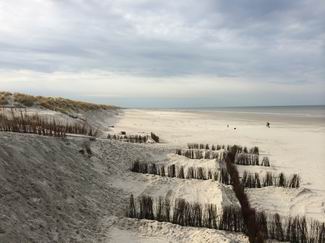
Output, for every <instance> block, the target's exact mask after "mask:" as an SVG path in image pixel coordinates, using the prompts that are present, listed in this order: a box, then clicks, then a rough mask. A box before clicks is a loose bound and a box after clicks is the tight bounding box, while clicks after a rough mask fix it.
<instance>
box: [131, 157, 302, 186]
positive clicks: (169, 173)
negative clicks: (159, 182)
mask: <svg viewBox="0 0 325 243" xmlns="http://www.w3.org/2000/svg"><path fill="white" fill-rule="evenodd" d="M130 170H131V171H132V172H136V173H142V174H152V175H159V176H166V177H176V178H180V179H198V180H214V181H219V182H221V183H222V184H225V185H232V180H231V176H230V174H229V173H228V171H227V169H226V168H220V169H219V170H213V169H207V168H203V167H192V166H189V167H186V168H184V166H176V165H175V164H172V165H168V166H164V165H162V164H156V163H147V162H140V161H138V160H137V161H135V162H133V163H132V166H131V169H130ZM239 180H240V183H241V184H242V186H243V187H246V188H261V187H267V186H275V187H286V188H299V187H300V177H299V175H297V174H293V175H291V176H286V175H284V174H283V173H279V174H278V175H276V174H273V173H271V172H267V173H266V174H265V176H264V177H260V175H259V174H258V173H254V174H252V173H249V172H247V171H244V172H243V176H242V177H241V178H239Z"/></svg>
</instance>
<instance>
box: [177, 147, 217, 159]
mask: <svg viewBox="0 0 325 243" xmlns="http://www.w3.org/2000/svg"><path fill="white" fill-rule="evenodd" d="M175 153H176V154H177V155H181V156H185V157H187V158H189V159H222V158H223V152H220V151H214V150H200V149H176V152H175Z"/></svg>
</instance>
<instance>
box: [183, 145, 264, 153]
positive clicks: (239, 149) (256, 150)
mask: <svg viewBox="0 0 325 243" xmlns="http://www.w3.org/2000/svg"><path fill="white" fill-rule="evenodd" d="M187 148H188V149H204V150H212V151H215V150H221V149H223V150H225V151H231V150H234V149H235V150H236V152H238V153H242V152H243V153H251V154H256V155H259V148H258V147H257V146H254V147H252V148H250V149H248V148H247V147H242V146H240V145H220V144H217V145H214V144H202V143H188V144H187Z"/></svg>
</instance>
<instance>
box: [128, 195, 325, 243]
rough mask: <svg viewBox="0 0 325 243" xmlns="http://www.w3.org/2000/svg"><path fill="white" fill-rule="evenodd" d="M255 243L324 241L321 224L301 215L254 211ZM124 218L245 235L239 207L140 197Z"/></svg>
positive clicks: (252, 226)
mask: <svg viewBox="0 0 325 243" xmlns="http://www.w3.org/2000/svg"><path fill="white" fill-rule="evenodd" d="M254 214H255V220H256V222H255V223H256V225H250V226H249V227H250V228H251V229H250V230H252V228H254V227H257V225H258V228H255V230H256V235H258V237H256V238H254V240H255V241H251V242H263V241H264V239H274V240H278V241H289V242H306V243H312V242H319V243H321V242H325V225H324V223H322V222H319V221H316V220H310V219H309V220H307V219H306V218H305V217H301V216H289V217H288V216H286V217H281V216H280V215H279V214H266V213H265V212H255V211H254ZM126 216H127V217H130V218H137V219H149V220H157V221H160V222H170V223H173V224H178V225H181V226H192V227H205V228H210V229H218V230H225V231H232V232H243V233H245V234H249V229H248V227H247V226H246V223H245V219H244V217H245V215H244V214H243V213H242V210H241V208H240V207H235V206H222V207H221V208H219V209H218V207H217V206H216V205H215V204H199V203H191V202H188V201H186V200H184V199H180V198H178V199H176V200H175V201H174V202H171V201H170V200H169V199H168V198H167V197H159V198H156V199H155V198H152V197H150V196H147V195H143V196H141V197H139V198H137V199H135V198H134V196H133V195H131V196H130V199H129V205H128V208H127V210H126Z"/></svg>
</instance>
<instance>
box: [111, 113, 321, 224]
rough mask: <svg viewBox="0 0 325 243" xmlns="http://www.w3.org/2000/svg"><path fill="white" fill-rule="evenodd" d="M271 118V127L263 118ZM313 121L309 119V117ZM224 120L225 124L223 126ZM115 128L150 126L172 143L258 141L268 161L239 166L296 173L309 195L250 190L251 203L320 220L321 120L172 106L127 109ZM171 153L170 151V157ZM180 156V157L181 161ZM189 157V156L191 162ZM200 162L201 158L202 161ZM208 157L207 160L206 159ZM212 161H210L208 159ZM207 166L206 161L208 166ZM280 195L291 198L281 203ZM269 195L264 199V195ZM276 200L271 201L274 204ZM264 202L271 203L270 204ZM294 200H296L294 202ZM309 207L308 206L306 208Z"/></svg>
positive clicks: (145, 128)
mask: <svg viewBox="0 0 325 243" xmlns="http://www.w3.org/2000/svg"><path fill="white" fill-rule="evenodd" d="M266 121H270V122H271V128H267V127H266V126H265V122H266ZM311 121H312V122H311ZM227 124H229V126H230V127H229V128H228V127H227ZM234 127H236V130H234V129H233V128H234ZM114 130H115V131H116V132H118V131H120V130H125V131H127V132H130V133H133V132H140V131H141V132H150V131H153V132H155V133H157V134H158V135H160V136H161V138H162V140H163V141H165V142H166V143H168V144H173V145H175V147H179V146H183V147H185V146H186V144H187V143H191V142H198V143H204V144H205V143H210V144H239V145H243V146H255V145H256V146H259V148H260V150H261V154H262V155H267V156H269V157H270V162H271V167H270V168H263V167H258V166H248V167H246V166H239V170H240V171H242V170H246V169H247V170H250V171H252V172H258V173H262V174H263V172H265V171H266V170H268V171H272V172H275V173H279V172H284V173H285V174H288V175H290V174H293V173H298V174H299V175H300V176H301V178H302V185H301V187H302V188H307V189H309V191H310V193H308V194H311V196H301V194H299V193H292V191H291V190H290V189H284V191H288V192H287V193H286V192H279V190H277V189H274V188H263V190H252V192H251V191H249V195H251V198H252V203H254V205H259V203H261V206H260V207H258V208H263V209H267V210H271V211H272V212H276V211H277V210H278V211H279V212H287V213H290V214H292V215H295V214H302V215H307V216H310V217H313V218H317V219H320V220H324V221H325V210H324V204H325V203H324V202H325V149H324V148H325V123H324V122H323V120H320V119H318V118H317V119H316V120H315V121H314V120H311V119H307V118H301V117H289V116H279V115H272V114H267V115H265V117H264V116H263V115H256V114H254V115H252V114H248V113H247V114H244V113H238V114H236V113H229V112H214V113H211V112H210V113H209V112H191V111H171V110H165V111H164V110H158V111H154V110H126V111H125V112H124V113H123V114H121V115H120V117H119V122H118V123H117V124H116V126H115V128H114ZM174 158H175V156H170V159H171V160H173V159H174ZM184 160H185V159H184V158H183V159H180V160H179V163H180V164H183V162H182V161H184ZM192 163H193V162H192ZM203 163H204V162H203ZM208 163H209V162H208ZM211 164H212V163H211ZM209 167H210V166H209ZM283 194H285V196H284V199H283V200H287V201H290V202H288V203H286V204H282V205H281V202H282V201H281V200H280V198H281V199H282V196H281V195H283ZM265 195H267V197H266V198H268V200H269V202H270V203H269V204H265V203H264V202H263V201H266V200H263V199H265V197H264V196H265ZM277 202H279V204H280V205H279V206H276V207H275V206H274V207H273V206H271V205H277V204H278V203H277ZM267 205H270V206H269V207H268V206H267ZM295 205H296V206H295ZM309 207H310V209H308V208H309Z"/></svg>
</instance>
